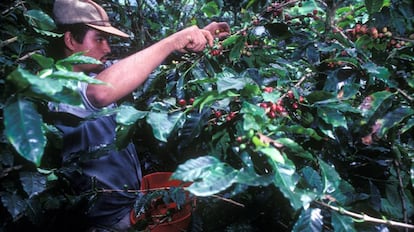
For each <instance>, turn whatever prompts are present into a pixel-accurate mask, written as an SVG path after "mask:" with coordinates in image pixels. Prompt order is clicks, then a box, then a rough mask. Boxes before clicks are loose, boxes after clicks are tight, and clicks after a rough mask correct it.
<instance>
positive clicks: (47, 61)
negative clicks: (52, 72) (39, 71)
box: [31, 53, 55, 69]
mask: <svg viewBox="0 0 414 232" xmlns="http://www.w3.org/2000/svg"><path fill="white" fill-rule="evenodd" d="M31 58H32V59H34V60H35V61H36V62H37V63H38V64H39V65H40V66H41V67H42V68H44V69H48V68H53V64H54V63H55V61H54V60H53V59H52V58H49V57H45V56H42V55H40V54H37V53H35V54H33V55H32V56H31Z"/></svg>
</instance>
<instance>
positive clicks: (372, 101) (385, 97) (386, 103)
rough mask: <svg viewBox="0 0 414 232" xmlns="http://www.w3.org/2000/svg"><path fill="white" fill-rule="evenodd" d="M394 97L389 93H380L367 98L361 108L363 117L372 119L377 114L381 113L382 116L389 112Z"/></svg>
mask: <svg viewBox="0 0 414 232" xmlns="http://www.w3.org/2000/svg"><path fill="white" fill-rule="evenodd" d="M393 96H394V94H392V93H390V92H388V91H380V92H375V93H373V94H371V95H370V96H368V97H366V98H365V99H364V101H363V102H362V104H361V105H360V106H359V109H360V110H361V113H362V116H363V117H366V118H370V117H372V116H374V114H375V113H376V112H379V113H381V114H382V113H384V112H387V110H388V109H389V107H391V102H392V97H393Z"/></svg>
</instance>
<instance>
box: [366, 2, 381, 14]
mask: <svg viewBox="0 0 414 232" xmlns="http://www.w3.org/2000/svg"><path fill="white" fill-rule="evenodd" d="M364 2H365V7H366V8H367V10H368V13H370V14H374V13H377V12H379V11H380V10H381V8H382V7H383V5H384V0H365V1H364Z"/></svg>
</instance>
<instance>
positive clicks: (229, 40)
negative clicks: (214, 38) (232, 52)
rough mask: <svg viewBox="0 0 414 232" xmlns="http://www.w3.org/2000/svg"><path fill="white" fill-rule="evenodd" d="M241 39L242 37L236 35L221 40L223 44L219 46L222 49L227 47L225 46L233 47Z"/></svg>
mask: <svg viewBox="0 0 414 232" xmlns="http://www.w3.org/2000/svg"><path fill="white" fill-rule="evenodd" d="M241 38H242V36H241V35H238V34H234V35H231V36H230V37H228V38H226V39H225V40H223V42H222V43H221V45H222V46H223V47H227V46H230V45H233V44H235V43H236V42H237V41H239V40H240V39H241Z"/></svg>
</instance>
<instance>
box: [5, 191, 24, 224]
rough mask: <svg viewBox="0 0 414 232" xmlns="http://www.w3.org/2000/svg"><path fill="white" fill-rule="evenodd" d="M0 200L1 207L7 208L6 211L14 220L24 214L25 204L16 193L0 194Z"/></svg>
mask: <svg viewBox="0 0 414 232" xmlns="http://www.w3.org/2000/svg"><path fill="white" fill-rule="evenodd" d="M0 199H1V202H2V203H3V206H5V207H6V208H7V211H8V212H9V213H10V215H11V216H12V217H13V219H14V220H17V219H18V218H19V217H20V216H21V215H23V214H24V211H25V210H26V207H27V203H26V201H25V200H24V199H23V198H22V197H21V196H20V195H17V193H16V192H14V193H10V192H0Z"/></svg>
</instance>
